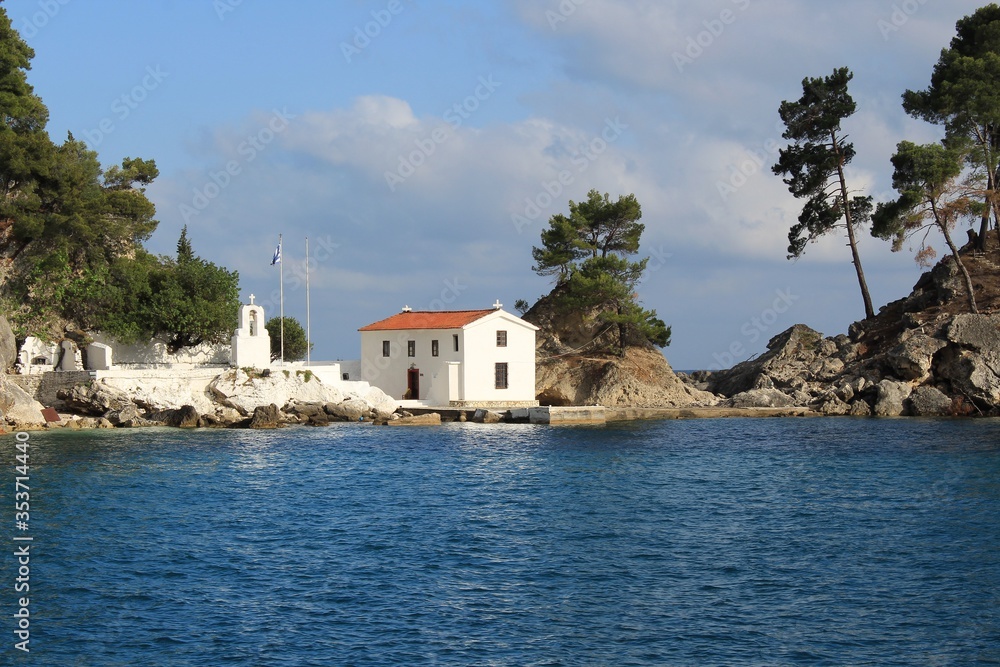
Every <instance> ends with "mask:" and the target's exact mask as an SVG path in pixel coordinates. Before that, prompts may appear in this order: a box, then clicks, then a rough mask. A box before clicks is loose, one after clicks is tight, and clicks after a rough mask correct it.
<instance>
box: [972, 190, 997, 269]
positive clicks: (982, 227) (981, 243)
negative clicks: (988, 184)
mask: <svg viewBox="0 0 1000 667" xmlns="http://www.w3.org/2000/svg"><path fill="white" fill-rule="evenodd" d="M991 180H992V179H991ZM983 203H984V204H986V210H985V211H983V217H982V220H980V221H979V238H978V239H976V248H975V249H976V250H983V251H985V250H986V234H987V232H989V231H990V214H991V213H993V211H992V210H991V207H990V196H989V195H986V201H985V202H983Z"/></svg>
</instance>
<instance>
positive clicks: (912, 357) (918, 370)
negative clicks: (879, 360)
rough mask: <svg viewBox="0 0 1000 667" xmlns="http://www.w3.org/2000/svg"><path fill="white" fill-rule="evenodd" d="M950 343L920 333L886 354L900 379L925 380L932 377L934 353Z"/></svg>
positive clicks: (887, 359) (888, 361) (887, 360)
mask: <svg viewBox="0 0 1000 667" xmlns="http://www.w3.org/2000/svg"><path fill="white" fill-rule="evenodd" d="M947 345H948V344H947V343H946V342H945V341H943V340H939V339H937V338H931V337H930V336H926V335H924V334H921V333H918V334H915V335H912V336H909V337H906V340H904V341H903V342H901V343H900V344H899V345H897V346H896V347H894V348H892V349H890V350H889V352H888V353H887V354H886V363H888V365H889V367H890V368H891V369H892V372H893V374H894V375H895V376H896V377H898V378H899V379H900V380H914V381H916V382H923V381H925V380H926V379H927V378H929V377H930V374H931V367H932V366H933V362H934V355H935V354H937V352H938V351H939V350H940V349H941V348H943V347H946V346H947Z"/></svg>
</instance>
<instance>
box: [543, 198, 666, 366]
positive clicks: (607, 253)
mask: <svg viewBox="0 0 1000 667" xmlns="http://www.w3.org/2000/svg"><path fill="white" fill-rule="evenodd" d="M641 217H642V208H641V206H640V205H639V202H638V201H637V200H636V198H635V195H634V194H629V195H626V196H619V197H618V200H617V201H612V200H611V199H610V197H609V195H608V194H604V195H601V193H600V192H598V191H597V190H591V191H590V192H588V193H587V200H586V201H583V202H573V201H570V202H569V215H568V216H567V215H564V214H562V213H559V214H556V215H553V216H552V217H551V218H550V219H549V227H548V229H546V230H543V231H542V234H541V239H542V247H540V248H539V247H535V248H533V249H532V253H531V254H532V257H533V258H534V260H535V266H534V267H533V270H534V271H535V272H536V273H538V274H539V275H543V276H556V285H557V288H559V289H557V291H556V294H558V303H557V306H558V307H560V308H565V309H570V310H578V311H581V312H591V311H593V312H595V313H596V317H597V318H598V319H599V320H600V321H602V322H606V323H607V324H608V327H609V329H613V330H615V331H616V332H617V336H616V348H617V349H616V351H617V352H618V353H619V354H624V353H625V348H626V347H627V346H628V345H631V344H637V343H643V342H645V343H652V344H653V345H657V346H659V347H665V346H667V345H669V344H670V327H668V326H666V324H665V323H664V322H663V320H661V319H659V318H658V317H657V316H656V311H655V310H646V309H644V308H642V307H641V306H640V305H639V302H638V296H637V294H636V289H637V288H638V285H639V282H640V281H641V279H642V274H643V272H644V271H645V269H646V264H647V262H648V261H649V259H648V258H646V259H642V260H640V261H638V262H632V261H629V260H628V259H627V257H628V256H630V255H634V254H636V253H638V251H639V238H640V237H641V236H642V232H643V230H644V229H645V226H644V225H643V224H641V223H640V222H639V219H640V218H641Z"/></svg>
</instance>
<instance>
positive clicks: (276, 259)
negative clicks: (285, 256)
mask: <svg viewBox="0 0 1000 667" xmlns="http://www.w3.org/2000/svg"><path fill="white" fill-rule="evenodd" d="M280 262H281V243H280V242H279V243H278V247H277V248H275V249H274V257H272V258H271V266H274V265H275V264H278V263H280Z"/></svg>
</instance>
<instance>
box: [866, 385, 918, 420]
mask: <svg viewBox="0 0 1000 667" xmlns="http://www.w3.org/2000/svg"><path fill="white" fill-rule="evenodd" d="M912 391H913V388H912V387H911V386H910V384H909V383H907V382H893V381H892V380H882V381H881V382H879V383H878V400H877V401H876V402H875V410H874V414H875V416H876V417H899V416H900V415H902V414H903V412H904V410H905V406H904V401H905V400H906V399H907V398H909V397H910V394H911V393H912Z"/></svg>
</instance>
